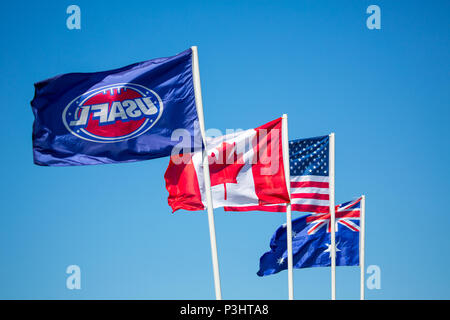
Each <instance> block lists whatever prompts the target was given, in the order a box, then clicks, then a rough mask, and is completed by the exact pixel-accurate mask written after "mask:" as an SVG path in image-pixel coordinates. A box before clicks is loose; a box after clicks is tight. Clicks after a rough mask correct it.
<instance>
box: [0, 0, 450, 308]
mask: <svg viewBox="0 0 450 320" xmlns="http://www.w3.org/2000/svg"><path fill="white" fill-rule="evenodd" d="M70 4H77V5H79V6H80V7H81V15H82V29H81V30H68V29H67V28H66V18H67V16H68V15H67V14H66V8H67V6H68V5H70ZM370 4H377V5H379V6H380V7H381V23H382V29H381V30H369V29H367V28H366V19H367V17H368V15H367V14H366V8H367V7H368V6H369V5H370ZM448 12H450V2H449V1H411V0H408V1H380V0H377V1H365V0H360V1H332V0H330V1H325V0H316V1H312V0H310V1H290V2H288V1H274V0H272V1H252V2H248V1H226V2H216V1H198V2H192V1H171V2H167V1H131V0H130V1H126V2H124V1H76V2H73V3H72V2H69V1H34V2H33V3H32V2H31V1H30V2H28V1H19V2H17V3H14V2H12V1H9V2H5V3H3V5H2V10H1V11H0V21H1V22H0V35H1V39H2V45H1V46H2V48H1V49H2V50H0V57H1V59H0V70H1V77H0V88H2V90H1V91H0V92H1V93H0V94H1V101H2V109H1V110H2V125H1V126H0V144H1V151H0V152H1V157H0V195H1V198H0V199H1V203H0V261H1V262H0V283H1V285H0V298H2V299H48V298H50V299H214V288H213V274H212V268H211V255H210V244H209V232H208V222H207V216H206V213H204V212H194V213H190V212H179V213H176V214H171V213H170V212H171V211H170V208H169V206H168V205H167V192H166V190H165V187H164V179H163V174H164V171H165V169H166V166H167V164H168V159H167V158H163V159H157V160H151V161H144V162H139V163H132V164H121V165H104V166H86V167H67V168H46V167H38V166H35V165H33V160H32V147H31V130H32V122H33V115H32V112H31V107H30V104H29V102H30V101H31V99H32V98H33V95H34V88H33V83H34V82H37V81H40V80H43V79H46V78H49V77H51V76H54V75H56V74H61V73H67V72H92V71H102V70H107V69H112V68H117V67H121V66H125V65H128V64H130V63H133V62H138V61H142V60H148V59H151V58H156V57H164V56H170V55H174V54H176V53H178V52H181V51H183V50H185V49H186V48H188V47H190V46H191V45H197V46H198V47H199V56H200V71H201V80H202V91H203V102H204V108H205V122H206V126H207V128H218V129H221V130H225V129H226V128H244V129H246V128H253V127H255V126H258V125H261V124H263V123H266V122H268V121H270V120H272V119H274V118H276V117H279V116H281V114H282V113H287V114H288V115H289V134H290V137H291V138H302V137H310V136H317V135H324V134H328V133H329V132H332V131H334V132H335V133H336V200H337V202H344V201H347V200H351V199H353V198H355V197H357V196H359V195H360V194H361V193H365V194H366V195H367V213H366V214H367V218H366V223H367V227H366V233H367V241H366V263H367V265H371V264H375V265H379V266H380V268H381V271H382V279H381V289H380V290H367V294H366V295H367V298H368V299H449V298H450V294H449V289H448V288H449V285H450V275H449V271H448V266H449V265H450V251H449V249H448V247H449V244H450V241H449V236H448V228H449V225H450V210H449V209H448V199H449V195H448V192H449V190H450V182H449V181H450V175H449V173H450V170H449V169H448V164H449V163H450V150H449V138H450V133H449V126H448V123H449V120H450V112H449V102H450V97H449V93H450V90H449V89H450V87H449V85H450V81H449V79H450V78H449V71H450V65H449V61H450V54H449V52H450V51H449V48H450V37H449V35H450V34H449V33H450V20H449V18H448ZM298 215H299V214H298V213H296V214H294V216H295V217H296V216H298ZM215 221H216V232H217V241H218V250H219V262H220V268H221V278H222V293H223V297H224V298H226V299H286V298H287V294H288V291H287V273H286V272H281V273H279V274H277V275H273V276H269V277H265V278H259V277H257V276H256V271H257V270H258V264H259V257H260V255H261V254H262V253H264V252H265V251H266V250H267V249H268V246H269V239H270V237H271V235H272V233H273V232H274V231H275V229H276V228H277V227H278V226H279V225H280V224H282V223H284V222H285V216H284V215H282V214H275V213H259V212H253V213H244V214H228V213H224V212H223V211H222V210H221V209H219V210H216V212H215ZM71 264H76V265H79V266H80V267H81V272H82V289H81V290H68V289H66V286H65V284H66V277H67V275H66V273H65V270H66V267H67V266H68V265H71ZM294 288H295V298H296V299H328V298H329V297H330V270H329V269H328V268H315V269H305V270H294ZM337 297H338V299H357V298H358V297H359V269H358V268H356V267H343V268H338V270H337Z"/></svg>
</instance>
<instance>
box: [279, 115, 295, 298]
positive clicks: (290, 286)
mask: <svg viewBox="0 0 450 320" xmlns="http://www.w3.org/2000/svg"><path fill="white" fill-rule="evenodd" d="M281 130H282V141H281V145H282V148H283V166H284V176H285V179H286V186H287V190H288V193H289V199H290V198H291V178H290V177H291V175H290V163H289V140H288V137H289V136H288V126H287V114H283V118H282V121H281ZM286 231H287V232H286V237H287V252H288V254H287V255H288V291H289V300H294V275H293V256H292V214H291V203H290V202H289V203H288V204H287V205H286Z"/></svg>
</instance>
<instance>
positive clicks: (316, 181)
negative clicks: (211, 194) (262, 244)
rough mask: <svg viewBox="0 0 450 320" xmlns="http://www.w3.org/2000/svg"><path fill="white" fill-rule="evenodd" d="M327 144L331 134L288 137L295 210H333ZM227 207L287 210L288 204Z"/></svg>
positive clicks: (228, 209)
mask: <svg viewBox="0 0 450 320" xmlns="http://www.w3.org/2000/svg"><path fill="white" fill-rule="evenodd" d="M328 148H329V136H321V137H315V138H308V139H298V140H291V141H289V165H290V176H291V209H292V211H301V212H312V213H328V212H329V211H330V209H329V205H330V194H329V171H328V155H329V150H328ZM225 210H226V211H271V212H286V205H285V204H273V205H260V206H248V207H227V208H226V209H225Z"/></svg>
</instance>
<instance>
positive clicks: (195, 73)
mask: <svg viewBox="0 0 450 320" xmlns="http://www.w3.org/2000/svg"><path fill="white" fill-rule="evenodd" d="M191 50H192V78H193V82H194V92H195V104H196V106H197V114H198V121H199V125H200V132H201V134H202V140H203V145H204V147H205V148H204V150H203V177H204V181H205V190H206V204H207V210H208V223H209V237H210V240H211V255H212V265H213V271H214V288H215V292H216V300H222V292H221V289H220V274H219V259H218V257H217V244H216V229H215V227H214V208H213V202H212V194H211V179H210V176H209V163H208V153H207V151H206V133H205V120H204V118H203V102H202V89H201V86H200V69H199V65H198V52H197V47H196V46H193V47H191Z"/></svg>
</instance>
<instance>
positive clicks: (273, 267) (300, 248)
mask: <svg viewBox="0 0 450 320" xmlns="http://www.w3.org/2000/svg"><path fill="white" fill-rule="evenodd" d="M349 203H350V202H347V203H344V204H342V205H340V206H339V207H342V206H345V205H348V204H349ZM359 206H360V202H359V201H358V202H356V203H355V205H354V206H352V207H350V209H353V210H355V211H359ZM338 210H339V209H338ZM355 211H353V212H355ZM358 215H359V213H358ZM317 216H324V215H321V214H319V215H318V214H308V215H306V216H302V217H300V218H297V219H295V220H292V232H293V237H292V252H293V265H294V268H297V269H300V268H311V267H329V266H330V265H331V259H330V254H331V253H330V249H329V246H330V244H331V233H330V232H329V225H328V224H327V223H323V226H321V227H320V228H318V229H317V231H316V232H315V233H313V234H310V235H308V230H311V228H313V227H314V226H316V224H315V223H314V222H311V221H317V220H312V219H311V217H312V218H314V217H317ZM337 216H338V215H337ZM345 219H346V221H349V220H351V223H352V224H353V225H354V226H356V227H357V228H359V216H358V217H357V218H345ZM328 221H329V220H328ZM336 222H337V225H338V227H337V231H336V248H337V249H336V266H357V265H359V231H354V230H352V229H350V228H348V227H347V226H345V225H342V224H340V223H339V219H336ZM316 223H317V222H316ZM270 249H271V250H270V251H268V252H266V253H264V255H263V256H262V257H261V258H260V268H259V271H258V272H257V274H258V276H260V277H262V276H267V275H271V274H275V273H278V272H280V271H282V270H286V269H287V236H286V226H285V225H283V226H280V227H279V228H278V229H277V231H276V232H275V234H274V235H273V236H272V239H271V241H270Z"/></svg>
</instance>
